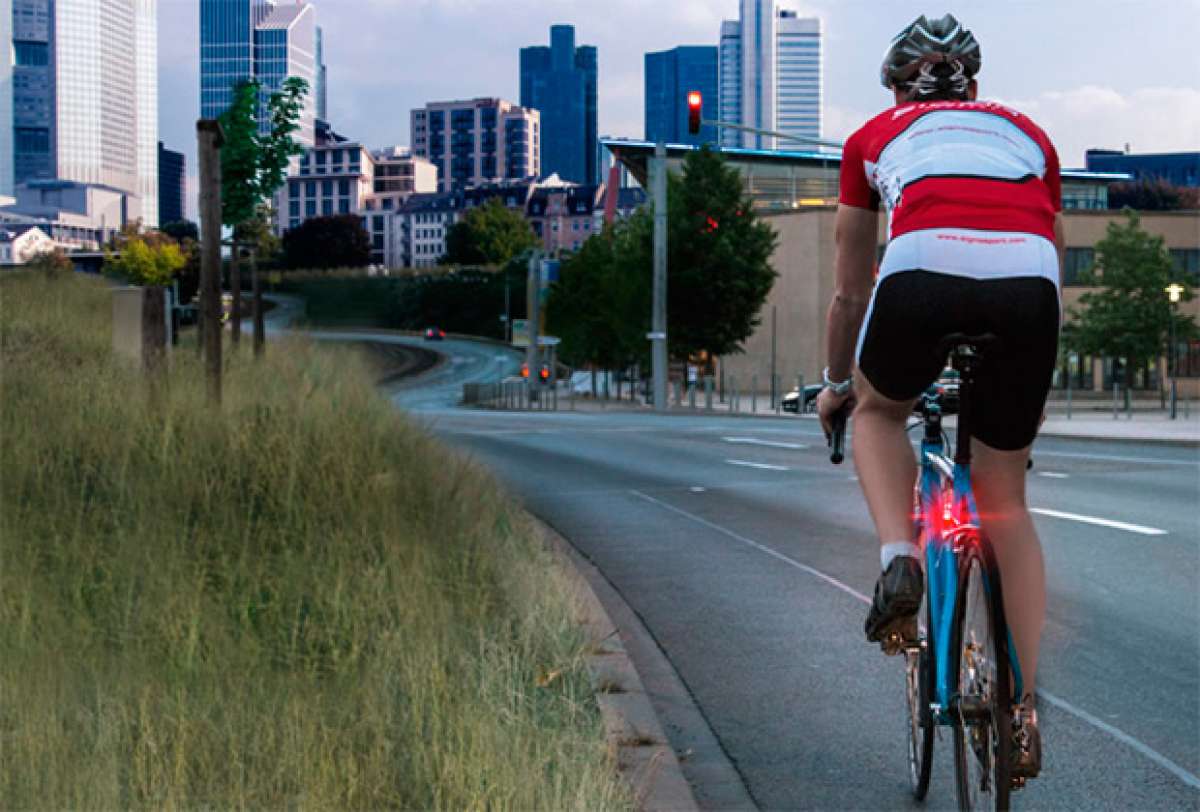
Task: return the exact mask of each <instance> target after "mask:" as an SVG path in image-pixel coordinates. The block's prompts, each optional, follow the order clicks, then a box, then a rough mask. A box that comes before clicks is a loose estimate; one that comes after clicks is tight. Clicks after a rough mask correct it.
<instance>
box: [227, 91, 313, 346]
mask: <svg viewBox="0 0 1200 812" xmlns="http://www.w3.org/2000/svg"><path fill="white" fill-rule="evenodd" d="M307 93H308V83H307V82H306V81H305V80H304V79H301V78H299V77H295V76H292V77H288V78H287V79H285V80H284V82H283V85H282V86H281V88H280V89H279V90H278V91H276V92H274V93H272V94H271V95H270V97H269V98H268V100H267V103H266V106H265V111H264V112H265V115H266V118H267V120H268V121H269V124H270V126H269V127H268V128H267V132H266V133H260V132H259V123H258V118H259V112H260V108H261V106H262V103H261V95H262V88H261V85H259V84H258V83H257V82H254V81H242V82H239V83H238V84H236V85H235V86H234V88H233V103H232V104H231V105H230V106H229V108H228V109H227V110H226V111H225V112H224V113H222V114H221V119H220V120H221V129H222V131H223V133H224V137H225V142H224V145H223V146H222V148H221V221H222V222H223V223H224V224H225V225H226V226H228V227H229V228H231V229H232V230H233V238H234V242H235V243H243V242H251V243H255V242H258V241H259V240H258V239H257V235H258V234H260V233H261V228H260V227H259V226H260V224H259V223H258V222H257V221H258V220H260V219H261V218H260V217H259V215H260V207H261V206H262V205H263V204H264V202H265V201H267V200H269V199H270V198H271V196H272V195H274V194H275V192H276V191H277V190H278V189H279V187H280V186H282V185H283V182H284V179H285V175H286V172H287V166H288V162H289V161H290V160H291V158H292V157H293V156H295V155H298V154H300V153H301V152H302V151H303V149H302V148H301V147H300V146H299V145H298V144H297V143H296V141H295V139H294V138H293V137H292V136H293V134H294V133H295V132H296V131H297V130H298V129H299V127H300V124H299V122H300V113H301V111H302V109H303V106H304V97H305V95H307ZM229 270H230V288H231V289H232V293H233V314H232V327H233V330H232V338H233V341H234V342H235V343H236V342H237V341H238V340H239V339H240V338H241V287H242V285H241V271H240V255H239V252H238V251H236V250H235V251H233V252H232V253H231V254H230V268H229ZM254 272H255V289H256V290H257V268H255V271H254ZM255 307H256V310H257V309H258V302H257V297H256V303H255ZM257 321H258V318H257V317H256V322H257ZM260 349H261V340H258V341H256V351H259V350H260Z"/></svg>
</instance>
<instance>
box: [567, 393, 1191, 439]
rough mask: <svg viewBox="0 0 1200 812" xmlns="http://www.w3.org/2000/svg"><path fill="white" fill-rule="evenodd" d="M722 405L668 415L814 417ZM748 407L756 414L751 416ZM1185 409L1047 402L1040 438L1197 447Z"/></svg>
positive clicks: (763, 406)
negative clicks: (1174, 414)
mask: <svg viewBox="0 0 1200 812" xmlns="http://www.w3.org/2000/svg"><path fill="white" fill-rule="evenodd" d="M725 401H726V402H724V403H722V402H720V400H719V398H718V397H717V396H716V394H715V393H714V395H713V400H712V409H706V408H705V400H704V396H703V393H697V397H696V406H695V408H694V409H693V408H692V407H691V406H690V404H689V399H688V398H687V397H686V396H685V397H684V399H683V405H682V406H678V405H676V404H675V402H674V400H673V399H672V400H671V405H670V410H669V413H670V414H678V415H697V416H702V415H710V416H716V417H786V418H789V419H792V420H813V421H815V420H816V416H815V415H811V414H802V415H793V414H790V413H788V412H778V413H777V412H776V411H775V410H774V409H773V408H772V407H771V404H770V398H769V397H768V396H766V395H762V396H760V397H759V398H757V403H754V402H753V399H752V398H751V397H750V396H749V395H741V396H740V397H739V398H738V401H739V402H738V403H737V404H736V406H737V407H738V408H736V409H735V408H734V406H735V404H734V403H733V402H732V398H731V397H730V396H729V395H728V394H727V395H726V399H725ZM752 406H756V407H757V408H756V409H753V410H752V408H751V407H752ZM1193 406H1195V405H1194V404H1191V405H1189V408H1188V410H1187V416H1186V417H1185V411H1184V405H1183V404H1182V403H1180V404H1179V408H1178V417H1177V419H1175V420H1171V419H1170V418H1169V415H1168V414H1167V413H1166V412H1163V411H1160V410H1159V409H1158V408H1157V402H1154V403H1153V404H1151V403H1150V402H1148V401H1147V402H1140V401H1139V402H1137V403H1135V404H1134V409H1133V410H1132V411H1131V412H1129V413H1128V414H1127V413H1125V412H1123V411H1121V412H1118V417H1117V419H1115V420H1114V419H1113V416H1112V409H1111V406H1105V405H1102V403H1101V402H1100V401H1091V402H1083V403H1079V402H1077V403H1075V404H1073V406H1072V412H1071V416H1070V417H1068V416H1067V414H1066V403H1065V401H1063V402H1060V401H1051V402H1049V403H1048V404H1047V405H1046V412H1047V415H1046V422H1045V423H1044V424H1043V425H1042V428H1041V431H1040V432H1039V433H1040V434H1041V435H1044V436H1048V437H1077V438H1081V439H1094V440H1118V441H1119V440H1128V441H1138V442H1159V443H1180V444H1184V445H1190V444H1194V445H1200V407H1195V408H1193ZM571 409H574V410H575V411H579V412H606V411H637V412H648V411H652V410H653V407H652V406H647V405H645V404H644V403H643V402H642V401H641V400H640V399H639V400H636V401H630V400H628V399H625V400H621V401H617V400H607V401H606V400H603V399H600V400H593V399H591V398H582V397H575V398H574V401H573V403H572V400H571V399H570V398H569V397H568V396H567V395H565V394H560V395H559V410H560V411H568V410H571ZM946 424H947V426H949V427H951V428H952V427H953V426H954V424H955V420H954V418H953V417H952V416H951V417H949V418H948V419H947V421H946Z"/></svg>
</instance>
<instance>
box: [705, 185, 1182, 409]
mask: <svg viewBox="0 0 1200 812" xmlns="http://www.w3.org/2000/svg"><path fill="white" fill-rule="evenodd" d="M835 214H836V209H834V208H833V207H829V206H823V207H811V208H803V209H798V210H796V211H792V212H786V213H781V214H776V215H768V216H767V217H766V220H767V222H769V223H770V224H771V225H772V226H773V227H774V228H775V230H776V231H777V232H778V234H779V245H778V247H777V248H776V249H775V254H774V257H773V259H772V264H773V265H774V267H775V270H776V271H777V272H778V273H779V277H778V278H777V279H776V280H775V286H774V288H772V290H771V293H770V295H769V296H768V297H767V301H766V304H765V305H764V307H763V309H762V312H761V313H760V314H759V318H760V319H761V323H760V324H759V326H758V329H757V330H756V331H755V333H754V334H753V335H752V336H751V337H750V338H749V339H748V340H747V341H746V343H745V350H746V351H745V353H743V354H741V355H733V356H727V357H725V358H722V359H720V360H721V368H722V371H723V373H724V376H725V380H726V384H727V385H729V384H730V381H731V379H733V378H736V380H737V384H738V388H739V389H740V390H741V391H746V390H747V388H748V386H749V384H750V380H751V376H752V375H755V374H757V375H758V388H759V391H760V392H767V391H769V390H770V381H771V378H770V375H771V309H772V307H775V308H776V313H777V315H776V319H777V321H776V330H777V336H776V339H777V347H778V349H777V355H776V371H777V373H778V374H779V375H781V376H782V380H783V388H784V391H787V390H788V389H790V388H791V387H792V386H794V385H795V383H796V376H797V374H803V375H804V378H805V382H806V383H816V382H819V380H820V375H821V370H822V369H823V368H824V367H825V358H826V354H825V313H826V310H827V309H828V307H829V300H830V298H831V297H832V295H833V281H834V244H833V232H834V218H835ZM1141 221H1142V227H1143V228H1144V229H1146V230H1147V231H1149V232H1150V233H1151V234H1157V235H1161V236H1162V237H1163V238H1164V242H1165V243H1166V247H1167V248H1200V212H1196V211H1189V212H1144V213H1142V215H1141ZM1111 222H1124V217H1123V216H1122V215H1121V214H1120V213H1119V212H1113V211H1070V212H1067V213H1066V214H1065V217H1064V228H1065V234H1066V243H1067V245H1068V246H1071V247H1091V246H1094V245H1095V244H1096V243H1097V242H1099V241H1100V240H1102V239H1103V238H1104V236H1105V232H1106V230H1107V227H1108V224H1109V223H1111ZM886 227H887V226H886V217H885V216H882V215H881V216H880V234H879V243H880V245H882V244H883V243H884V242H885V240H886V236H887V235H886ZM1086 290H1087V288H1079V287H1069V288H1066V289H1065V291H1064V295H1063V299H1064V303H1065V305H1066V306H1067V307H1070V306H1072V305H1074V304H1076V303H1077V302H1078V301H1079V297H1080V296H1081V295H1082V294H1083V293H1084V292H1086ZM1164 295H1165V294H1164ZM1180 310H1181V312H1183V313H1190V314H1191V315H1194V316H1197V320H1198V321H1200V297H1197V298H1195V299H1193V300H1192V301H1191V302H1188V303H1186V304H1183V305H1181V306H1180ZM1193 390H1194V391H1193ZM1180 392H1181V394H1182V393H1185V392H1186V393H1188V394H1190V395H1191V396H1200V379H1191V380H1189V381H1186V383H1185V380H1184V379H1181V380H1180Z"/></svg>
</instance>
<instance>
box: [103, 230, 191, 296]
mask: <svg viewBox="0 0 1200 812" xmlns="http://www.w3.org/2000/svg"><path fill="white" fill-rule="evenodd" d="M186 264H187V257H185V256H184V253H183V251H181V250H180V249H179V246H178V245H176V244H175V243H174V242H173V241H170V240H157V241H155V240H147V239H145V238H142V237H135V238H133V239H130V240H126V241H125V244H124V245H123V246H122V247H121V250H120V252H119V253H112V252H110V253H108V254H106V256H105V258H104V270H105V271H106V272H107V273H110V274H113V275H115V276H119V277H121V278H122V279H125V280H127V281H128V282H129V283H130V284H133V285H143V286H146V287H162V286H166V285H169V284H171V280H172V279H174V278H175V274H176V273H178V272H179V271H180V270H182V269H183V267H184V266H185V265H186Z"/></svg>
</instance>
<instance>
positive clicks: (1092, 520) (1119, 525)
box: [1029, 508, 1167, 536]
mask: <svg viewBox="0 0 1200 812" xmlns="http://www.w3.org/2000/svg"><path fill="white" fill-rule="evenodd" d="M1029 511H1030V512H1031V513H1040V514H1042V515H1043V516H1052V517H1054V518H1055V519H1069V520H1070V521H1073V522H1083V523H1084V524H1095V525H1099V526H1100V527H1112V528H1115V529H1117V530H1125V531H1127V532H1129V533H1137V534H1139V535H1142V536H1165V535H1167V531H1166V530H1160V529H1159V528H1157V527H1145V526H1143V525H1140V524H1130V523H1129V522H1118V521H1114V520H1113V519H1101V518H1099V517H1096V516H1082V515H1080V514H1078V513H1067V512H1065V511H1062V510H1049V509H1048V508H1030V509H1029Z"/></svg>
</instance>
